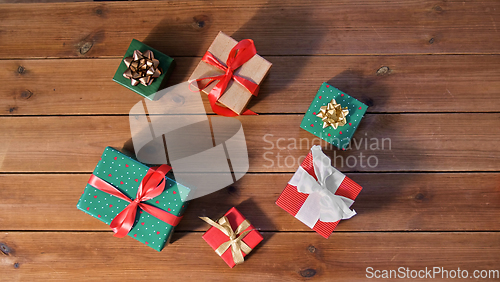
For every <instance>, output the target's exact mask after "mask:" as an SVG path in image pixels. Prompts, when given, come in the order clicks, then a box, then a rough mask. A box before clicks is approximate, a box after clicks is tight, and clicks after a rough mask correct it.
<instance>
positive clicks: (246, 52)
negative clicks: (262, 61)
mask: <svg viewBox="0 0 500 282" xmlns="http://www.w3.org/2000/svg"><path fill="white" fill-rule="evenodd" d="M255 54H257V50H256V49H255V45H254V44H253V40H251V39H244V40H241V41H240V42H238V44H236V46H234V47H233V49H231V52H229V56H228V58H227V62H226V65H227V67H226V66H225V65H223V64H221V63H220V62H219V60H217V58H215V56H214V55H213V54H212V53H210V52H208V51H207V52H206V53H205V56H203V58H202V59H201V60H202V61H204V62H205V63H207V64H209V65H212V66H214V67H217V68H219V69H221V70H222V71H224V72H225V74H222V75H218V76H211V77H204V78H199V79H196V82H198V81H202V80H207V79H209V80H210V81H209V82H208V83H207V84H206V85H205V87H203V88H202V89H204V88H206V87H207V86H208V85H210V83H212V82H213V81H215V80H219V82H218V83H217V84H216V85H215V87H214V88H213V89H212V90H211V91H210V93H208V100H209V101H210V106H212V110H213V111H214V113H216V114H218V115H222V116H227V117H234V116H237V115H238V114H236V113H235V112H233V111H231V110H230V109H228V108H225V107H221V106H219V105H217V104H216V102H217V101H218V100H219V98H220V97H221V96H222V94H224V91H225V90H226V88H227V84H228V83H229V81H230V80H231V79H234V80H235V81H237V82H238V83H239V84H241V85H242V86H243V87H245V88H246V89H247V90H248V91H250V93H252V95H254V96H257V93H258V92H259V85H257V84H255V83H253V82H251V81H249V80H247V79H244V78H243V77H241V76H237V75H234V73H233V72H234V71H235V70H236V69H237V68H239V67H240V66H241V65H243V64H244V63H246V62H248V60H250V59H251V58H252V57H253V56H254V55H255ZM200 90H201V89H200ZM242 115H256V113H254V112H253V111H251V110H248V109H247V110H246V111H244V112H243V113H242Z"/></svg>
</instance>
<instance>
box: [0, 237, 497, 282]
mask: <svg viewBox="0 0 500 282" xmlns="http://www.w3.org/2000/svg"><path fill="white" fill-rule="evenodd" d="M175 237H176V238H174V240H176V241H175V242H174V243H172V244H171V245H170V246H167V247H166V249H165V250H164V251H163V252H162V253H158V252H156V251H154V250H152V249H150V248H148V247H147V246H145V245H141V244H138V243H137V242H135V241H134V240H133V239H132V238H128V237H126V238H122V239H118V238H115V237H113V236H111V232H99V233H96V232H36V233H34V232H9V233H6V232H3V233H0V242H2V243H4V244H5V245H6V246H7V247H8V248H9V249H10V251H9V255H2V254H0V256H1V257H0V258H1V259H0V270H1V272H2V278H4V279H6V281H17V280H51V281H56V280H64V281H71V280H80V279H85V280H86V281H102V280H120V281H129V280H130V281H132V280H137V278H138V277H140V278H141V279H143V280H153V281H156V280H158V281H160V280H161V281H165V280H167V279H168V280H169V281H170V280H173V281H179V280H193V281H221V279H223V280H259V281H304V280H306V279H314V281H332V279H336V280H342V281H366V279H367V277H369V276H370V275H372V274H370V273H373V272H374V271H375V270H379V271H381V270H384V269H386V270H392V269H394V270H396V271H397V270H398V268H399V267H403V270H402V271H403V273H406V268H408V269H409V270H410V271H411V270H416V271H417V272H418V271H419V270H425V268H426V267H427V268H428V269H431V270H432V269H433V267H437V268H441V267H442V268H443V269H444V270H448V271H451V270H455V272H456V271H457V269H458V268H460V269H461V270H467V271H468V274H469V275H474V271H475V270H489V269H496V268H498V263H496V262H498V261H499V259H500V240H499V239H500V235H499V234H498V233H496V232H494V233H491V232H485V233H378V232H376V233H371V232H367V233H342V232H337V233H335V234H334V235H333V236H332V237H331V239H329V240H325V239H324V238H322V237H321V236H319V235H317V234H314V233H296V232H280V233H274V232H265V233H264V241H263V242H262V243H261V244H260V245H259V246H258V247H257V248H256V249H255V250H254V252H255V253H251V254H250V256H248V257H247V258H248V259H247V261H246V262H245V263H244V264H242V265H239V266H237V267H235V268H234V269H230V268H229V267H227V265H225V264H224V262H223V261H222V260H221V259H220V258H219V257H218V256H217V255H216V254H215V253H214V251H213V250H212V249H211V248H210V247H209V246H208V245H207V244H206V243H205V241H203V239H202V238H201V234H200V233H187V234H186V233H177V234H175ZM457 246H461V247H460V248H457ZM257 252H258V254H257ZM424 258H425V259H424ZM370 267H371V268H372V269H370ZM367 268H368V270H367ZM487 273H488V272H487ZM373 274H374V273H373ZM421 274H422V273H421ZM479 274H480V272H479ZM367 275H368V276H367ZM379 275H380V272H379ZM417 275H418V273H417ZM424 275H425V274H424ZM448 275H449V274H448ZM455 275H456V273H455ZM469 275H468V276H467V277H469ZM488 275H489V274H488ZM491 275H499V274H498V272H496V273H495V272H493V273H491ZM421 277H422V276H421ZM435 277H436V278H438V280H440V281H443V280H444V281H446V279H441V278H442V276H441V274H436V276H435ZM491 277H493V276H491ZM495 277H498V276H495ZM444 278H446V276H444ZM448 279H450V278H449V277H448ZM497 279H498V278H497ZM412 281H413V279H412ZM415 281H429V279H428V277H427V279H425V277H423V279H415Z"/></svg>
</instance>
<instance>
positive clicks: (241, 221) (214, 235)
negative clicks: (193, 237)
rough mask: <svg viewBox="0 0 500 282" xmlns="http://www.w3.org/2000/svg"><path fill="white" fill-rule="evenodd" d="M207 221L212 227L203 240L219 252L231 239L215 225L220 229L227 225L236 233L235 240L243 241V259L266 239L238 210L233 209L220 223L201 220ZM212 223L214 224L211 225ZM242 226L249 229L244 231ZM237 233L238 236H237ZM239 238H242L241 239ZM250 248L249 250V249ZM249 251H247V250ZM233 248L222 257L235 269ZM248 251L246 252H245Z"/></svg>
mask: <svg viewBox="0 0 500 282" xmlns="http://www.w3.org/2000/svg"><path fill="white" fill-rule="evenodd" d="M201 219H203V220H205V221H206V222H207V223H209V224H211V225H212V227H210V228H209V229H208V230H207V232H205V234H203V236H202V237H203V240H205V241H206V242H207V243H208V244H209V245H210V246H211V247H212V249H214V250H215V251H216V252H217V249H218V248H220V247H221V246H222V245H223V244H228V245H231V244H229V243H228V242H230V241H231V238H230V237H229V236H228V235H226V234H225V233H223V232H222V231H221V230H219V229H218V228H216V227H215V225H214V224H217V225H218V226H219V227H223V228H224V227H226V226H227V224H229V225H230V226H231V230H232V231H233V232H234V233H235V234H234V235H235V236H234V238H233V239H236V240H241V241H242V242H243V243H244V244H246V246H242V248H241V250H240V252H241V254H242V256H243V257H245V256H246V255H247V254H248V253H249V252H250V251H251V249H253V248H255V247H256V246H257V245H258V244H259V243H260V241H262V240H263V239H264V238H263V237H262V235H260V233H259V231H257V230H255V227H254V226H253V225H252V224H250V222H249V221H248V220H247V219H246V218H245V217H244V216H243V215H242V214H241V213H240V212H239V211H238V210H237V209H236V208H234V207H233V208H231V209H230V210H229V211H228V212H227V213H226V214H225V215H224V217H222V218H221V219H219V220H218V223H216V222H213V221H211V220H210V219H209V218H206V217H205V218H201ZM210 222H212V223H210ZM240 225H241V226H243V227H245V226H248V227H247V228H244V229H242V228H241V227H240ZM238 229H242V230H238ZM236 233H237V234H236ZM242 236H243V237H242ZM239 237H242V239H241V238H239ZM248 247H249V249H248ZM245 249H247V250H245ZM232 251H233V250H232V246H229V247H228V248H227V250H225V251H224V252H223V253H222V254H220V257H221V258H222V259H223V260H224V261H225V262H226V263H227V265H229V267H231V268H233V267H234V266H235V265H236V263H235V260H234V257H233V253H232ZM245 251H246V252H245Z"/></svg>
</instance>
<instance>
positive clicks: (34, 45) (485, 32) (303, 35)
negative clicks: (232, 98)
mask: <svg viewBox="0 0 500 282" xmlns="http://www.w3.org/2000/svg"><path fill="white" fill-rule="evenodd" d="M0 14H2V21H1V26H0V40H1V42H2V48H1V49H0V57H1V58H30V57H38V58H50V57H65V58H67V57H82V56H85V57H100V56H122V55H123V53H124V52H125V50H126V49H127V46H128V44H129V43H130V40H131V39H132V38H136V39H138V40H140V41H144V42H145V43H147V44H148V45H151V46H152V47H154V48H156V49H158V50H160V51H163V52H165V53H167V54H170V55H173V56H202V55H203V53H204V52H205V51H206V50H207V48H208V46H209V45H210V43H211V42H212V41H213V39H214V38H215V35H216V34H217V32H219V31H221V30H222V31H224V32H226V33H227V34H228V35H232V36H233V37H234V38H235V39H237V40H241V39H244V38H252V39H254V40H255V42H256V44H257V48H258V51H259V53H260V54H261V55H312V54H450V53H451V54H478V53H487V54H492V53H495V54H498V52H499V47H498V46H500V44H499V43H500V37H498V36H494V35H495V34H497V33H498V28H497V25H498V24H497V23H498V22H500V3H499V2H498V1H496V0H484V1H480V2H477V1H472V0H469V1H443V2H436V1H430V0H428V1H411V2H408V1H405V2H401V1H397V0H391V1H377V2H374V1H371V0H357V1H349V2H345V1H340V0H336V1H330V0H322V1H314V2H310V1H299V0H296V1H286V2H285V1H283V2H275V1H273V2H272V3H269V2H268V1H265V0H259V1H252V3H248V2H234V1H232V0H223V1H214V2H210V3H208V2H206V1H189V2H182V1H169V2H163V1H161V2H160V1H158V2H150V3H144V2H142V1H141V2H135V3H130V2H107V3H103V2H98V3H54V4H44V5H43V6H41V5H39V4H25V5H24V4H23V5H19V4H3V5H2V6H0ZM131 21H133V23H134V24H130V23H131ZM269 27H272V28H273V29H272V30H270V29H269ZM125 30H126V33H124V31H125ZM125 37H126V38H128V39H126V38H125Z"/></svg>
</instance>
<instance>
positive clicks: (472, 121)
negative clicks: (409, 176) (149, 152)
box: [0, 113, 500, 172]
mask: <svg viewBox="0 0 500 282" xmlns="http://www.w3.org/2000/svg"><path fill="white" fill-rule="evenodd" d="M239 119H240V120H241V121H242V124H243V128H244V131H245V136H246V141H247V147H248V155H249V161H250V171H251V172H294V171H295V170H296V169H297V166H298V164H299V163H300V162H301V160H302V159H303V158H304V157H305V155H307V152H308V150H309V148H310V147H311V146H312V145H314V144H316V145H318V144H321V145H323V147H325V151H326V153H327V155H329V156H330V157H331V158H332V164H333V165H334V166H335V167H337V168H338V169H340V170H341V171H373V172H376V171H499V170H500V163H499V162H498V161H496V160H497V159H498V158H499V154H500V149H499V148H498V146H497V145H498V144H497V143H498V138H499V136H500V127H499V126H498V124H499V120H500V114H497V113H490V114H474V113H471V114H405V115H402V114H385V115H367V116H366V117H365V118H364V120H363V122H362V123H361V125H360V127H359V128H358V130H357V132H356V133H355V134H354V139H353V141H352V142H351V149H348V150H346V151H340V150H337V149H335V148H332V147H331V146H329V145H327V144H325V143H324V142H321V141H322V140H321V139H319V138H317V137H315V136H314V135H312V134H310V133H308V132H307V131H305V130H303V129H301V128H299V126H298V125H299V124H300V121H301V120H302V115H259V116H247V117H240V118H239ZM129 139H130V128H129V123H128V116H64V117H61V116H51V117H1V118H0V150H1V151H0V171H2V172H91V171H93V169H94V167H95V164H96V162H97V161H98V159H99V157H100V156H101V154H102V151H103V148H105V147H106V146H112V147H116V148H119V149H120V148H122V147H123V146H124V145H125V144H130V143H129V142H130V140H129ZM169 150H170V149H169Z"/></svg>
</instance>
